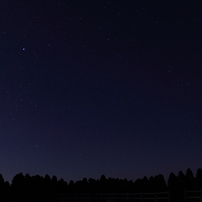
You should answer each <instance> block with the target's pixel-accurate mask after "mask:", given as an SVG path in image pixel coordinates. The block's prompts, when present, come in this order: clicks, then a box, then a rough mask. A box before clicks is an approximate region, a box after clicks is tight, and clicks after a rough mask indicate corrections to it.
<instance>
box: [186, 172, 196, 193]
mask: <svg viewBox="0 0 202 202" xmlns="http://www.w3.org/2000/svg"><path fill="white" fill-rule="evenodd" d="M185 189H187V190H191V189H196V186H195V178H194V174H193V172H192V170H191V169H190V168H188V169H187V171H186V175H185Z"/></svg>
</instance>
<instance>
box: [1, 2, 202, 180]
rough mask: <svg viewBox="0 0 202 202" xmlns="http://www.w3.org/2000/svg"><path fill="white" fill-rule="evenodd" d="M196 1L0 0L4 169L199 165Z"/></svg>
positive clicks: (134, 173) (90, 173) (200, 42)
mask: <svg viewBox="0 0 202 202" xmlns="http://www.w3.org/2000/svg"><path fill="white" fill-rule="evenodd" d="M201 10H202V2H201V1H199V0H184V1H178V0H175V1H174V0H173V1H172V0H171V1H167V0H165V1H162V0H154V1H151V0H143V1H142V0H141V1H140V0H120V1H115V0H114V1H113V0H96V1H94V0H89V1H86V0H29V1H27V0H18V1H16V0H1V3H0V14H1V20H0V31H1V35H0V53H1V54H0V57H1V60H0V159H1V161H0V173H1V174H2V175H3V177H4V179H5V180H8V181H11V180H12V178H13V177H14V176H15V175H16V174H17V173H19V172H22V173H24V174H26V173H29V174H30V175H36V174H39V175H42V176H44V175H45V174H49V175H50V176H53V175H56V176H57V177H58V178H63V179H64V180H66V181H67V182H69V181H70V180H73V181H77V180H81V179H83V178H84V177H86V178H95V179H99V178H100V176H101V175H102V174H104V175H105V176H106V177H107V178H108V177H114V178H121V179H123V178H127V179H128V180H133V181H135V180H136V179H137V178H143V177H144V176H147V177H150V176H154V175H158V174H163V175H164V176H165V178H167V177H168V175H169V174H170V173H171V172H174V173H175V174H177V173H178V172H179V171H180V170H182V171H183V172H185V171H186V170H187V168H191V169H192V170H193V172H194V173H195V172H196V170H197V169H198V168H200V167H201V163H202V156H201V154H202V146H201V145H202V104H201V103H202V92H201V87H202V79H201V74H202V38H201V36H202V12H201Z"/></svg>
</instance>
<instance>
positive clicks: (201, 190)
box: [200, 187, 202, 202]
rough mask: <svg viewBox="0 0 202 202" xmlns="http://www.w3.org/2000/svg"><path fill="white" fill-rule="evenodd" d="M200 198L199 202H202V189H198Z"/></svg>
mask: <svg viewBox="0 0 202 202" xmlns="http://www.w3.org/2000/svg"><path fill="white" fill-rule="evenodd" d="M200 198H201V202H202V187H201V188H200Z"/></svg>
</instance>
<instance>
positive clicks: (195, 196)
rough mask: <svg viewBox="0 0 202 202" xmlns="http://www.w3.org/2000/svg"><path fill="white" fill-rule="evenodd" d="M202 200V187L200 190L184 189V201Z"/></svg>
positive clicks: (195, 201)
mask: <svg viewBox="0 0 202 202" xmlns="http://www.w3.org/2000/svg"><path fill="white" fill-rule="evenodd" d="M189 201H193V202H198V201H200V202H202V188H201V189H200V190H193V191H187V190H184V202H189Z"/></svg>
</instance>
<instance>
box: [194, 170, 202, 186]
mask: <svg viewBox="0 0 202 202" xmlns="http://www.w3.org/2000/svg"><path fill="white" fill-rule="evenodd" d="M195 182H196V188H197V189H201V188H202V169H201V168H199V169H198V170H197V171H196V181H195Z"/></svg>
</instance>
